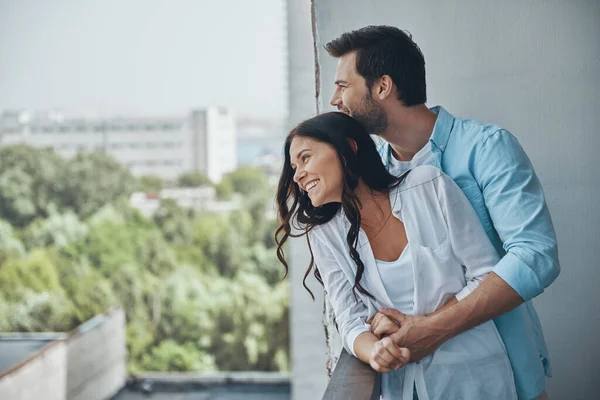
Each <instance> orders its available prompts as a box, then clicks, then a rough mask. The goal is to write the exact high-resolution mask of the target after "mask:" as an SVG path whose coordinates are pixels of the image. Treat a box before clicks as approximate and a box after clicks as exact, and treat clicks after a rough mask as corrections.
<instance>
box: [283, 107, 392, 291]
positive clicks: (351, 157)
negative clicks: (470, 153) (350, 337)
mask: <svg viewBox="0 0 600 400" xmlns="http://www.w3.org/2000/svg"><path fill="white" fill-rule="evenodd" d="M297 136H300V137H306V138H311V139H313V140H317V141H319V142H322V143H326V144H328V145H330V146H331V147H333V148H334V149H335V151H336V153H337V155H338V158H339V162H340V164H341V165H342V170H343V172H344V176H343V185H344V187H343V190H342V202H341V203H329V204H324V205H322V206H320V207H313V205H312V203H311V201H310V198H309V197H308V195H307V194H306V192H303V191H301V190H300V188H299V187H298V185H297V184H296V183H295V182H294V172H295V171H294V169H293V168H292V165H291V160H290V146H291V144H292V140H293V139H294V138H295V137H297ZM354 145H355V147H353V146H354ZM355 148H356V150H355ZM284 159H285V162H284V164H283V170H282V172H281V177H280V178H279V186H278V188H277V197H276V201H277V208H278V214H279V223H280V226H279V227H278V228H277V231H276V233H275V241H276V242H277V258H278V259H279V261H281V263H282V264H283V266H284V267H285V276H287V274H288V264H287V262H286V260H285V254H284V251H283V245H284V244H285V242H286V241H287V240H288V238H289V237H300V236H303V235H306V240H307V242H308V247H309V250H310V264H309V265H308V269H307V270H306V273H305V274H304V280H303V282H302V283H303V285H304V287H305V288H306V290H308V292H309V293H310V295H311V297H312V298H313V299H314V296H313V294H312V292H311V291H310V289H309V288H308V286H306V278H307V277H308V275H309V274H310V271H311V270H312V269H313V266H314V257H313V253H312V249H311V247H310V240H309V239H308V232H310V230H311V229H312V228H313V227H315V226H317V225H322V224H325V223H327V222H328V221H330V220H331V219H332V218H333V217H334V216H335V215H336V214H337V213H338V212H339V211H340V209H342V210H343V212H344V214H345V215H346V217H347V218H348V220H349V221H350V229H349V230H348V234H347V236H346V241H347V243H348V246H349V248H350V257H352V259H353V260H354V262H355V263H356V267H357V270H356V279H355V281H354V287H353V291H356V290H358V291H359V292H360V293H362V294H364V295H367V296H370V297H372V296H371V295H370V294H369V293H368V292H367V291H366V290H365V289H364V288H363V287H362V286H361V284H360V279H361V278H362V275H363V272H364V269H365V266H364V264H363V262H362V261H361V259H360V256H359V255H358V251H357V250H356V245H357V243H358V234H359V232H360V226H361V225H360V224H361V217H360V208H361V204H360V201H359V199H358V197H357V196H356V194H355V193H354V190H355V189H356V187H357V186H358V183H359V180H360V179H362V180H363V182H364V184H365V185H366V186H367V188H369V189H370V190H371V191H374V192H382V193H388V192H389V190H390V189H392V188H394V187H395V186H396V185H398V184H399V183H400V182H401V180H402V178H397V177H395V176H393V175H391V174H390V173H389V172H388V171H387V169H386V168H385V166H384V165H383V163H382V161H381V158H380V156H379V153H378V152H377V148H376V146H375V143H374V142H373V139H371V137H370V136H369V134H368V133H367V131H366V130H365V129H364V128H363V127H362V125H361V124H360V123H358V122H357V121H356V120H355V119H353V118H352V117H350V116H348V115H346V114H344V113H340V112H330V113H325V114H321V115H318V116H316V117H313V118H310V119H308V120H306V121H304V122H301V123H300V124H299V125H298V126H296V127H295V128H294V129H292V131H291V132H290V133H289V135H288V136H287V138H286V140H285V146H284ZM292 226H293V228H294V229H296V230H298V231H300V232H301V233H299V234H294V233H292ZM314 275H315V278H316V279H317V280H318V281H319V282H320V283H321V284H323V280H322V279H321V275H320V274H319V270H318V268H315V270H314ZM284 278H285V277H284ZM355 295H356V292H355Z"/></svg>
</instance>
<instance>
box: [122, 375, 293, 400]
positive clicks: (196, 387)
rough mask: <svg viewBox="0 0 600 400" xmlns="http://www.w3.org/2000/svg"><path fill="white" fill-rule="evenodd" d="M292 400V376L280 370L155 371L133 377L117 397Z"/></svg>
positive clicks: (132, 399)
mask: <svg viewBox="0 0 600 400" xmlns="http://www.w3.org/2000/svg"><path fill="white" fill-rule="evenodd" d="M148 399H150V400H167V399H169V400H192V399H193V400H209V399H210V400H242V399H244V400H289V399H291V387H290V379H289V376H288V375H286V374H278V373H256V372H251V373H243V372H242V373H219V374H213V375H197V374H154V375H146V376H144V377H133V378H130V379H129V380H128V382H127V385H126V387H125V388H123V389H122V390H121V391H120V392H119V393H118V394H117V395H116V396H115V397H114V398H113V400H148Z"/></svg>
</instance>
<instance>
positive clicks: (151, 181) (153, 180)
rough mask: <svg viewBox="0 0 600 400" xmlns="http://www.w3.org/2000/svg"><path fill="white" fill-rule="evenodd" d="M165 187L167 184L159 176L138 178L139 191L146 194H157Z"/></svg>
mask: <svg viewBox="0 0 600 400" xmlns="http://www.w3.org/2000/svg"><path fill="white" fill-rule="evenodd" d="M164 187H165V182H164V181H163V180H162V178H161V177H159V176H154V175H144V176H141V177H139V178H138V180H137V188H138V190H140V191H142V192H146V193H157V192H160V191H161V190H162V189H163V188H164Z"/></svg>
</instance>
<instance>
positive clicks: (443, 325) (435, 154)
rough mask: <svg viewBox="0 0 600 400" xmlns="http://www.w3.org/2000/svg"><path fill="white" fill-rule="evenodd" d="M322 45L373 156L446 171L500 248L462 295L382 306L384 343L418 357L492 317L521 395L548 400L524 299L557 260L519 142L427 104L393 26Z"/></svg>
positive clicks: (544, 281) (409, 53)
mask: <svg viewBox="0 0 600 400" xmlns="http://www.w3.org/2000/svg"><path fill="white" fill-rule="evenodd" d="M325 47H326V49H327V51H328V52H329V54H330V55H332V56H333V57H336V58H338V65H337V69H336V76H335V85H336V88H335V92H334V94H333V97H332V99H331V104H332V105H333V106H335V107H337V108H338V110H340V111H342V112H345V113H347V114H349V115H351V116H352V117H354V118H356V119H357V120H358V121H360V122H361V123H362V124H363V125H364V126H365V127H366V128H367V129H368V130H369V132H370V133H371V134H375V135H378V136H379V137H380V138H382V139H384V140H385V141H386V143H384V144H383V145H382V146H381V149H380V154H381V156H382V159H383V161H384V163H385V164H386V166H387V167H388V169H389V170H390V171H391V172H393V173H395V174H397V175H399V174H402V173H403V172H405V171H407V170H408V169H410V168H413V167H414V166H417V165H422V164H431V165H435V166H437V167H438V168H440V169H442V170H443V171H444V172H445V173H446V174H448V175H449V176H450V177H452V178H453V179H454V180H455V181H456V183H457V184H458V185H459V186H460V187H461V189H462V190H463V192H464V193H465V195H466V196H467V198H468V199H469V201H470V202H471V204H472V205H473V207H474V209H475V210H476V212H477V214H478V216H479V219H480V221H481V223H482V224H483V226H484V227H485V229H486V232H487V234H488V236H489V238H490V239H491V241H492V243H493V244H494V246H495V247H496V249H497V250H498V252H499V253H500V255H501V256H502V259H501V261H500V262H499V263H498V264H497V265H496V266H495V267H494V270H493V272H492V273H490V274H489V275H488V276H487V277H486V279H485V280H484V281H483V282H482V283H481V284H480V285H479V287H478V288H477V289H476V290H475V291H474V292H473V293H472V294H471V295H470V296H468V297H467V298H465V299H464V300H462V301H460V302H458V301H456V300H455V299H454V300H453V301H452V302H451V303H450V304H448V305H447V306H446V307H444V309H443V310H441V312H436V313H435V314H433V315H430V316H407V315H404V314H402V313H400V312H398V311H396V310H390V309H384V310H381V313H382V314H384V315H386V316H388V317H390V318H392V319H394V320H396V321H397V322H399V325H400V327H399V329H397V331H396V332H395V333H393V334H391V335H390V338H391V339H392V341H393V344H392V345H396V346H401V347H407V348H409V349H410V350H411V352H412V356H411V361H414V362H418V361H419V360H420V359H422V358H423V357H425V356H427V355H429V354H431V353H432V352H434V351H435V350H436V349H437V348H438V347H439V346H440V345H441V344H442V343H444V342H445V341H447V340H448V339H450V338H452V337H454V336H456V335H458V334H460V333H461V332H464V331H465V330H468V329H471V328H473V327H475V326H477V325H479V324H481V323H482V322H484V321H488V320H490V319H492V318H495V319H494V321H495V323H496V326H497V327H498V331H499V332H500V334H501V336H502V338H503V341H504V343H505V345H506V349H507V352H508V355H509V358H510V360H511V365H512V368H513V372H514V375H515V383H516V386H517V393H518V395H519V399H527V400H529V399H536V398H538V399H544V398H547V396H546V392H545V388H546V380H545V376H551V371H550V364H549V361H548V354H547V350H546V345H545V342H544V337H543V333H542V329H541V325H540V322H539V319H538V317H537V313H536V311H535V309H534V307H533V304H532V302H531V300H532V299H533V298H534V297H535V296H537V295H539V294H540V293H542V292H543V291H544V289H545V288H546V287H548V286H549V285H550V284H551V283H552V282H553V281H554V280H555V279H556V277H557V276H558V274H559V271H560V266H559V263H558V251H557V243H556V236H555V233H554V228H553V225H552V221H551V218H550V214H549V211H548V208H547V206H546V202H545V199H544V193H543V191H542V187H541V184H540V182H539V180H538V178H537V176H536V174H535V172H534V170H533V167H532V165H531V163H530V161H529V159H528V158H527V155H526V154H525V152H524V151H523V149H522V147H521V146H520V144H519V143H518V142H517V140H516V139H515V138H514V137H513V136H512V135H511V134H510V132H508V131H507V130H505V129H502V128H500V127H498V126H496V125H491V124H483V123H481V122H478V121H474V120H467V119H460V118H455V117H454V116H452V115H451V114H449V113H448V112H447V111H446V110H444V109H443V108H442V107H434V108H432V109H429V108H427V106H425V102H426V85H425V61H424V57H423V54H422V53H421V50H420V49H419V47H418V46H417V44H416V43H414V42H413V41H412V38H411V36H409V35H407V34H406V33H405V32H403V31H401V30H399V29H398V28H394V27H389V26H369V27H365V28H363V29H359V30H357V31H352V32H349V33H345V34H343V35H342V36H341V37H339V38H337V39H335V40H333V41H331V42H330V43H328V44H327V45H326V46H325ZM376 318H377V317H376ZM394 343H395V344H394Z"/></svg>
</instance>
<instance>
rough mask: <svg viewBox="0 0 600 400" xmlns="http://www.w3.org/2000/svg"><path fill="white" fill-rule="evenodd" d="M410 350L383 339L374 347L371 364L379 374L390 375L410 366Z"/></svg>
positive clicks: (370, 358) (370, 359) (370, 357)
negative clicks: (391, 372) (393, 371)
mask: <svg viewBox="0 0 600 400" xmlns="http://www.w3.org/2000/svg"><path fill="white" fill-rule="evenodd" d="M409 359H410V350H408V349H407V348H403V347H399V346H397V345H396V344H395V343H394V342H393V341H392V340H391V339H390V338H383V339H381V340H379V341H377V342H375V345H374V346H373V350H372V351H371V354H370V356H369V364H370V365H371V368H373V369H374V370H375V371H377V372H382V373H388V372H390V371H392V370H395V369H399V368H402V367H404V366H405V365H406V364H408V361H409Z"/></svg>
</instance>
